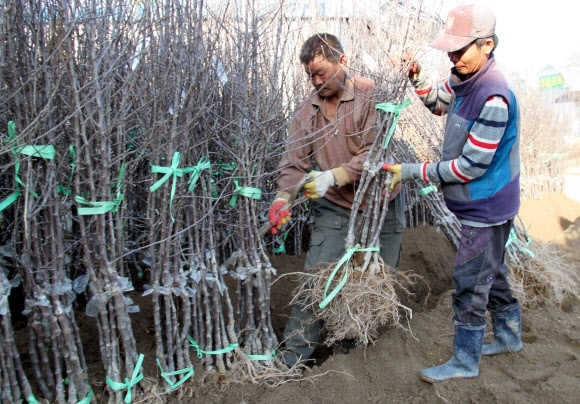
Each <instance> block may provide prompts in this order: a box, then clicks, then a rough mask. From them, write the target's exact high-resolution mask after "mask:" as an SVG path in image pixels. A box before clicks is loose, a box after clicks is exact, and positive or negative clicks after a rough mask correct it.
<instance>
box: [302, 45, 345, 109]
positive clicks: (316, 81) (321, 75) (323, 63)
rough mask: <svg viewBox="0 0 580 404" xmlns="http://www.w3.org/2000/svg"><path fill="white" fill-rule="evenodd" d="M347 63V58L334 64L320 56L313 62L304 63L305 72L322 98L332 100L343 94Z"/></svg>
mask: <svg viewBox="0 0 580 404" xmlns="http://www.w3.org/2000/svg"><path fill="white" fill-rule="evenodd" d="M345 61H346V58H345V57H344V56H341V57H340V59H339V61H338V63H337V64H334V63H332V62H329V61H328V60H326V59H325V58H324V57H323V56H320V55H319V56H316V57H315V58H314V60H313V61H312V62H310V63H304V70H305V71H306V74H307V75H308V78H309V79H310V82H311V83H312V85H313V86H314V88H315V89H316V91H317V92H318V95H320V97H322V98H332V97H336V96H339V95H340V94H342V89H343V87H344V69H343V68H344V64H345Z"/></svg>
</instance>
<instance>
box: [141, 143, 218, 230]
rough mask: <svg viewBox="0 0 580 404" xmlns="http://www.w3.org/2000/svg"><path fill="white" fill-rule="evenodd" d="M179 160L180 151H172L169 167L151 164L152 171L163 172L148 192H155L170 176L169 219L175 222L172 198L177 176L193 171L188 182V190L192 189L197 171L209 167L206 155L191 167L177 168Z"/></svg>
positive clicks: (196, 177) (197, 175) (197, 174)
mask: <svg viewBox="0 0 580 404" xmlns="http://www.w3.org/2000/svg"><path fill="white" fill-rule="evenodd" d="M180 160H181V153H180V152H175V153H173V157H172V158H171V165H170V166H169V167H161V166H154V165H152V166H151V172H152V173H154V174H155V173H160V174H165V175H164V176H163V177H161V179H160V180H159V181H157V182H156V183H155V184H153V185H152V186H151V187H150V188H149V191H150V192H155V191H156V190H157V189H158V188H159V187H160V186H161V185H163V184H164V183H165V181H167V180H168V179H169V177H173V178H172V183H171V194H170V197H169V214H170V215H171V220H172V221H174V222H175V218H174V217H173V198H175V186H176V184H177V178H181V177H183V175H184V174H187V173H190V172H194V174H193V175H192V178H191V180H190V184H189V191H193V188H194V187H195V184H196V182H197V179H198V177H199V172H200V171H201V170H203V169H205V168H209V167H210V165H209V161H207V158H206V157H202V158H201V159H200V160H199V162H198V163H197V165H196V166H193V167H185V168H179V161H180Z"/></svg>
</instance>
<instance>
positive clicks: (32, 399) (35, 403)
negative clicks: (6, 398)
mask: <svg viewBox="0 0 580 404" xmlns="http://www.w3.org/2000/svg"><path fill="white" fill-rule="evenodd" d="M26 402H27V403H28V404H40V403H39V402H38V400H37V399H36V397H34V394H32V395H30V397H26Z"/></svg>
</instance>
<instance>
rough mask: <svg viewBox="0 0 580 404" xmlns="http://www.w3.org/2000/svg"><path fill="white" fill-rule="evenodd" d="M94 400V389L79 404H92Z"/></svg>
mask: <svg viewBox="0 0 580 404" xmlns="http://www.w3.org/2000/svg"><path fill="white" fill-rule="evenodd" d="M92 399H93V389H91V390H89V394H87V396H86V397H85V398H83V399H82V400H81V401H79V402H78V403H77V404H91V400H92Z"/></svg>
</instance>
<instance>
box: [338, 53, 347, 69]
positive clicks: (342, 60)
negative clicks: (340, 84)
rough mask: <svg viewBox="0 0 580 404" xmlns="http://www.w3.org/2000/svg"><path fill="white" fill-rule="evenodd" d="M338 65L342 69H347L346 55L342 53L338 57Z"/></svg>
mask: <svg viewBox="0 0 580 404" xmlns="http://www.w3.org/2000/svg"><path fill="white" fill-rule="evenodd" d="M338 65H339V66H340V68H341V69H342V70H346V55H340V57H339V58H338Z"/></svg>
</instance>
